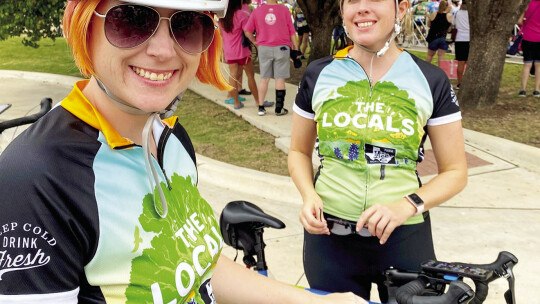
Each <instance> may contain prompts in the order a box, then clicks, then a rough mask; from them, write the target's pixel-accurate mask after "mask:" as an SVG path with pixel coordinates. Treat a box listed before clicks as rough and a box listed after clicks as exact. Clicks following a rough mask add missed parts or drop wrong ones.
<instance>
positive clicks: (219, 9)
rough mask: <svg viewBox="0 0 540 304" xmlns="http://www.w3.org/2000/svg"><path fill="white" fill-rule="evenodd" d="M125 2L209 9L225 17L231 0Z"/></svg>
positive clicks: (188, 9)
mask: <svg viewBox="0 0 540 304" xmlns="http://www.w3.org/2000/svg"><path fill="white" fill-rule="evenodd" d="M124 2H128V3H134V4H142V5H148V6H154V7H163V8H170V9H176V10H184V11H203V12H205V11H208V12H213V13H215V14H216V15H217V16H218V17H219V18H223V17H225V14H226V13H227V4H228V2H229V0H127V1H124Z"/></svg>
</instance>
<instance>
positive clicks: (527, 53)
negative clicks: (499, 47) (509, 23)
mask: <svg viewBox="0 0 540 304" xmlns="http://www.w3.org/2000/svg"><path fill="white" fill-rule="evenodd" d="M518 23H519V25H521V29H522V32H523V40H522V42H521V49H522V50H523V72H522V74H521V91H519V93H518V95H519V96H520V97H525V96H527V91H526V88H527V80H528V79H529V73H530V72H531V68H532V67H533V65H534V68H535V70H536V76H535V78H534V91H533V96H534V97H538V98H540V76H539V75H538V74H539V73H540V72H539V71H540V0H533V1H531V3H529V6H528V7H527V10H526V11H525V13H524V14H523V15H522V16H521V18H520V20H519V22H518Z"/></svg>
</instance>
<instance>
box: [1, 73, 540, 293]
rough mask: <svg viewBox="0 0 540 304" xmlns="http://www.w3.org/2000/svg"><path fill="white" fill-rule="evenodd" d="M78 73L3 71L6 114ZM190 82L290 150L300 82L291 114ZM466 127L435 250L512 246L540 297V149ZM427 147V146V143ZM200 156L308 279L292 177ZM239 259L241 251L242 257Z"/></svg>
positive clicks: (274, 249)
mask: <svg viewBox="0 0 540 304" xmlns="http://www.w3.org/2000/svg"><path fill="white" fill-rule="evenodd" d="M75 79H76V78H74V77H65V76H56V75H54V76H53V75H50V74H40V73H26V72H17V71H2V70H0V90H1V91H2V92H4V97H3V98H2V100H1V101H0V103H11V104H12V105H13V106H12V107H11V108H10V109H9V110H7V111H6V112H5V113H3V114H2V115H1V116H0V119H9V118H12V117H14V116H17V115H19V114H20V113H23V114H26V113H27V112H28V111H29V110H31V112H37V111H38V106H37V105H38V104H39V101H40V100H41V98H43V97H52V98H53V100H54V102H55V103H56V102H58V101H60V100H61V99H62V98H63V97H64V96H65V95H66V94H67V93H68V92H69V91H70V90H71V88H72V86H73V82H74V80H75ZM272 86H273V82H272V81H271V83H270V87H269V89H268V94H267V99H268V100H273V95H274V93H273V92H274V88H273V87H272ZM245 87H247V85H245ZM190 89H192V90H193V91H195V92H197V93H198V94H200V95H202V96H204V97H205V98H208V99H210V100H212V101H214V102H216V103H218V104H220V105H222V106H225V107H227V108H228V109H230V110H231V111H232V112H234V113H235V114H237V115H239V116H241V117H242V118H244V119H245V120H246V121H248V122H250V123H251V124H253V125H254V126H256V127H257V128H260V129H261V130H264V131H266V132H268V133H270V134H272V135H274V136H275V137H276V146H278V147H279V148H280V149H282V150H283V151H285V152H286V151H288V147H289V141H290V129H291V120H292V101H293V100H294V96H295V94H296V89H297V88H296V86H294V85H287V96H286V100H287V102H286V105H285V107H286V108H287V109H289V114H288V115H286V116H275V115H274V114H273V108H269V109H268V112H267V115H266V116H258V115H257V111H256V110H257V108H256V107H255V102H254V100H253V97H252V96H246V97H247V98H246V99H247V100H246V101H245V103H244V104H245V105H246V106H245V107H244V108H243V109H240V110H234V109H233V107H232V105H225V103H224V99H225V95H226V93H225V92H220V91H218V90H216V89H214V88H213V87H211V86H207V85H203V84H200V83H195V82H194V83H192V84H191V85H190ZM6 133H7V132H6ZM464 134H465V139H466V150H467V154H468V155H467V156H468V160H469V165H470V167H471V168H470V170H469V183H468V186H467V187H466V189H465V190H464V191H463V192H462V193H460V194H459V195H457V196H456V197H454V198H452V199H451V200H450V201H448V202H447V203H445V204H444V205H442V206H440V207H437V208H435V209H433V210H432V211H430V212H431V216H432V222H433V235H434V241H435V248H436V253H437V256H438V258H439V259H441V260H447V261H462V262H471V263H490V262H493V261H494V260H495V258H496V256H497V254H498V252H499V251H502V250H506V251H510V252H512V253H513V254H515V255H516V256H517V257H518V259H519V263H518V265H517V266H516V268H515V274H516V277H517V281H516V299H517V301H518V303H521V302H523V303H540V296H539V295H538V292H537V291H536V289H537V288H534V286H537V285H538V283H537V281H538V280H537V279H536V273H538V272H540V263H538V262H537V261H536V260H535V259H536V258H537V257H538V256H540V244H539V241H538V235H540V189H539V187H538V180H540V161H539V159H540V149H537V148H533V147H530V146H526V145H523V144H519V143H515V142H511V141H508V140H504V139H500V138H496V137H493V136H489V135H485V134H481V133H478V132H474V131H470V130H464ZM5 135H9V134H5ZM426 151H427V152H429V147H427V146H426ZM427 155H428V157H427V159H426V162H425V163H424V164H423V167H422V168H421V170H423V171H421V172H423V173H422V175H423V178H422V179H423V181H424V182H426V181H428V180H429V179H430V177H432V176H433V174H434V172H433V164H430V161H432V160H430V158H429V153H427ZM197 157H198V168H199V189H200V191H201V193H202V195H203V197H205V198H206V199H207V200H208V202H209V203H210V204H211V205H212V206H213V208H214V210H215V212H216V215H219V213H220V211H221V210H222V209H223V207H224V206H225V204H226V203H227V202H229V201H232V200H247V201H250V202H253V203H255V204H257V205H259V206H260V207H261V208H262V209H263V210H265V211H266V212H267V213H269V214H271V215H273V216H276V217H278V218H280V219H281V220H282V221H283V222H284V223H285V224H286V225H287V227H286V228H285V229H283V230H269V229H267V231H266V233H265V239H266V244H267V247H266V257H267V259H268V265H269V266H270V269H271V273H272V274H273V276H274V277H275V278H276V279H278V280H281V281H284V282H287V283H291V284H299V285H302V286H307V281H306V280H305V277H304V276H303V269H302V242H303V229H302V227H301V225H300V223H299V222H298V212H299V210H300V207H301V198H300V196H299V194H298V192H297V191H296V189H295V187H294V185H293V183H292V181H291V179H290V178H289V177H284V176H277V175H273V174H268V173H263V172H258V171H254V170H251V169H246V168H240V167H236V166H232V165H229V164H226V163H221V162H217V161H215V160H212V159H209V158H207V157H204V156H201V155H198V156H197ZM223 252H224V254H225V255H227V256H229V257H231V258H232V257H234V256H235V254H236V253H235V251H234V250H232V249H231V248H225V249H224V251H223ZM241 258H242V256H241V253H240V254H239V261H241ZM338 271H339V270H338ZM507 287H508V285H507V283H506V282H505V281H504V280H502V279H501V280H498V281H496V282H494V283H493V284H492V285H490V295H489V297H488V300H487V301H486V303H505V302H504V299H503V293H504V291H505V290H506V289H507Z"/></svg>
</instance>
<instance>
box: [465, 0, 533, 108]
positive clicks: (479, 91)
mask: <svg viewBox="0 0 540 304" xmlns="http://www.w3.org/2000/svg"><path fill="white" fill-rule="evenodd" d="M530 1H531V0H512V1H508V0H470V1H468V11H469V23H470V34H471V42H470V52H469V59H468V62H467V72H466V73H465V75H464V77H463V83H462V84H461V86H460V91H459V93H458V99H459V101H460V106H461V107H463V108H465V109H466V108H477V107H482V106H488V107H491V106H494V105H495V103H496V101H497V95H498V93H499V87H500V85H501V77H502V72H503V68H504V62H505V56H506V50H507V46H508V38H509V37H510V35H511V31H512V29H513V26H514V24H516V22H517V20H518V18H519V16H520V15H521V14H522V13H523V12H524V11H525V9H526V7H527V5H528V4H529V2H530Z"/></svg>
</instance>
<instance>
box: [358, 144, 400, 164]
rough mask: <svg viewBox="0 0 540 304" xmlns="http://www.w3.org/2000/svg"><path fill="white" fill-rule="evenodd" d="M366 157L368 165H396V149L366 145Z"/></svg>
mask: <svg viewBox="0 0 540 304" xmlns="http://www.w3.org/2000/svg"><path fill="white" fill-rule="evenodd" d="M364 155H365V157H366V161H367V163H368V164H382V165H396V164H397V163H396V149H392V148H385V147H377V146H374V145H370V144H366V145H365V147H364Z"/></svg>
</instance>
